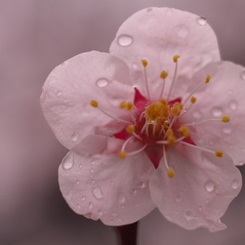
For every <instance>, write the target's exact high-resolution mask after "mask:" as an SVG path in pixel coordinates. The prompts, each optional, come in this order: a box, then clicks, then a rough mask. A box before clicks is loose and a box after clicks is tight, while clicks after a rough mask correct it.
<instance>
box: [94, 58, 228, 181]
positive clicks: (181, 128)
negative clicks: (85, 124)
mask: <svg viewBox="0 0 245 245" xmlns="http://www.w3.org/2000/svg"><path fill="white" fill-rule="evenodd" d="M179 57H180V56H179V55H175V56H174V57H173V61H174V63H175V64H176V65H175V69H174V75H173V80H172V82H171V86H170V89H169V92H168V95H167V98H162V96H163V92H164V88H165V80H166V78H167V77H168V73H167V72H166V71H162V72H161V73H160V78H162V81H163V82H162V88H161V91H160V98H159V99H158V100H156V101H152V100H151V96H150V91H149V86H148V81H147V70H146V67H147V65H148V62H147V61H146V60H142V65H143V69H144V70H143V71H144V79H145V85H146V91H147V96H148V99H146V98H145V97H143V96H142V95H141V94H140V92H139V91H138V90H137V89H135V100H134V103H132V102H127V101H122V102H121V103H120V105H119V108H121V109H125V110H127V111H128V113H129V115H130V120H128V121H126V120H123V119H120V118H116V117H114V116H112V115H110V114H108V113H107V112H105V111H104V110H103V108H100V106H99V103H98V102H97V101H95V100H91V105H92V106H93V107H96V108H98V109H99V110H100V111H101V112H102V113H104V114H106V115H107V116H109V117H111V118H113V119H116V120H118V121H120V122H123V123H125V124H126V126H125V129H124V130H123V131H121V132H119V133H118V134H115V135H114V137H116V138H120V139H123V140H125V141H124V144H123V145H122V148H121V150H120V151H119V152H118V156H119V157H120V158H125V157H127V156H132V155H136V154H139V153H140V152H142V151H145V152H146V154H147V155H148V157H149V158H150V160H151V161H152V163H153V164H154V166H155V167H156V168H157V167H158V165H159V162H160V161H163V162H164V165H165V166H166V168H167V173H168V176H169V177H170V178H172V177H173V176H174V175H175V172H174V170H173V169H172V168H171V167H170V166H169V164H168V161H167V156H166V148H167V147H172V146H174V145H175V144H178V143H180V144H183V145H186V146H189V147H193V148H196V149H199V150H202V151H206V152H210V153H212V154H215V155H216V156H217V157H222V155H223V152H222V151H212V150H210V149H206V148H202V147H199V146H197V145H196V144H195V143H194V142H193V140H192V139H191V133H190V129H189V126H194V125H199V124H203V123H208V122H210V121H222V122H224V123H227V122H229V121H230V117H229V116H228V115H224V116H222V117H221V118H219V119H217V118H211V119H207V120H204V121H200V122H191V123H188V124H184V125H181V123H180V122H181V120H180V118H181V117H182V116H183V115H186V114H187V113H190V112H189V111H190V109H191V106H192V105H193V104H194V103H196V101H197V98H196V97H194V96H193V95H194V93H195V92H196V91H197V90H198V89H199V88H200V87H201V86H203V85H204V84H207V83H209V81H210V79H211V76H210V75H207V76H206V79H205V80H204V81H203V82H201V83H200V84H198V86H197V87H196V88H195V89H194V90H193V91H192V92H191V93H190V94H189V95H188V96H187V98H186V99H185V100H184V101H183V102H182V99H181V98H176V99H175V100H172V101H168V100H169V98H170V95H171V93H172V90H173V87H174V84H175V80H176V75H177V68H178V59H179ZM143 105H144V106H143ZM132 141H136V142H137V145H138V146H139V147H138V149H136V150H134V151H128V150H127V148H128V146H129V144H130V143H131V142H132Z"/></svg>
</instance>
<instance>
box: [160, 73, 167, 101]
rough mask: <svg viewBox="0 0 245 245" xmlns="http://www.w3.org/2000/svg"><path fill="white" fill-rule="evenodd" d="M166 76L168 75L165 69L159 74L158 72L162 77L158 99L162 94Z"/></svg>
mask: <svg viewBox="0 0 245 245" xmlns="http://www.w3.org/2000/svg"><path fill="white" fill-rule="evenodd" d="M167 76H168V73H167V72H166V71H162V72H161V74H160V77H161V78H162V89H161V92H160V97H159V99H161V98H162V96H163V92H164V88H165V81H166V78H167Z"/></svg>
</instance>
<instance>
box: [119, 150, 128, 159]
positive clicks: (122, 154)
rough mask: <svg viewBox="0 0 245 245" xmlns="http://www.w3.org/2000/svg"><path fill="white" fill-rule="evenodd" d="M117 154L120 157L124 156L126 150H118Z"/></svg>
mask: <svg viewBox="0 0 245 245" xmlns="http://www.w3.org/2000/svg"><path fill="white" fill-rule="evenodd" d="M118 156H119V157H120V158H125V157H126V156H127V153H126V151H119V152H118Z"/></svg>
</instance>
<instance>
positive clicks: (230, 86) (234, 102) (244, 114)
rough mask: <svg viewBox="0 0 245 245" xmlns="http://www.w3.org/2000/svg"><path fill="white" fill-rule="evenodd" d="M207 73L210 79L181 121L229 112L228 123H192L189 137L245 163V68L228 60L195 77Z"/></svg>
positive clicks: (235, 160)
mask: <svg viewBox="0 0 245 245" xmlns="http://www.w3.org/2000/svg"><path fill="white" fill-rule="evenodd" d="M204 74H210V75H211V77H212V78H211V81H210V82H209V83H208V84H207V85H205V86H203V90H202V91H201V92H200V93H196V94H195V96H196V97H197V102H196V103H195V104H194V105H193V106H192V108H191V110H190V111H189V112H188V113H187V114H186V116H185V117H183V120H184V121H185V122H198V121H202V120H205V119H210V118H221V117H222V116H223V115H229V116H230V118H231V121H230V122H227V123H223V122H221V120H220V121H218V122H217V121H216V122H209V123H205V124H200V125H196V126H195V127H194V128H192V129H191V131H192V132H191V137H192V139H193V140H194V142H195V143H196V144H198V145H199V146H203V147H206V148H214V146H215V149H216V150H222V151H224V152H225V153H227V154H228V155H230V156H231V157H232V159H233V161H234V163H235V164H237V165H242V164H244V163H245V141H244V139H245V123H244V122H245V96H244V94H245V68H244V67H242V66H240V65H235V64H233V63H231V62H219V63H215V64H210V65H208V66H207V67H205V68H204V69H203V70H202V71H201V72H199V73H198V74H197V76H196V79H197V80H198V79H200V78H201V77H203V76H204Z"/></svg>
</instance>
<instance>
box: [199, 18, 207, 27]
mask: <svg viewBox="0 0 245 245" xmlns="http://www.w3.org/2000/svg"><path fill="white" fill-rule="evenodd" d="M197 23H198V24H199V25H200V26H205V25H206V24H207V20H206V18H204V17H198V18H197Z"/></svg>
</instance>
